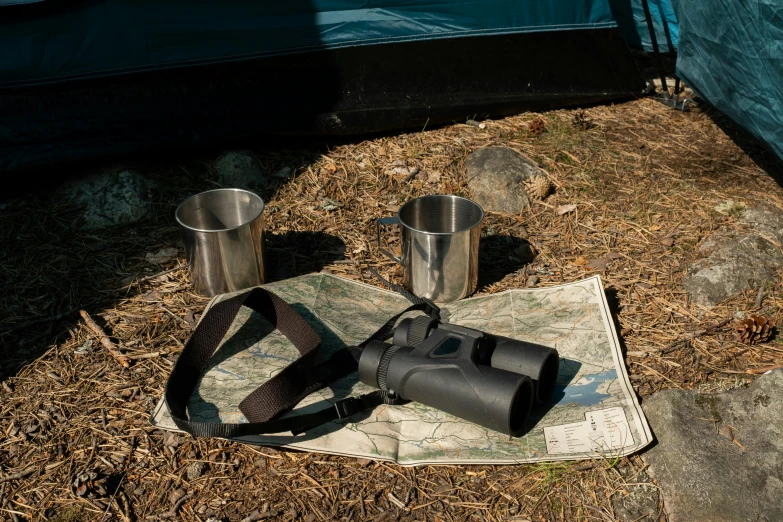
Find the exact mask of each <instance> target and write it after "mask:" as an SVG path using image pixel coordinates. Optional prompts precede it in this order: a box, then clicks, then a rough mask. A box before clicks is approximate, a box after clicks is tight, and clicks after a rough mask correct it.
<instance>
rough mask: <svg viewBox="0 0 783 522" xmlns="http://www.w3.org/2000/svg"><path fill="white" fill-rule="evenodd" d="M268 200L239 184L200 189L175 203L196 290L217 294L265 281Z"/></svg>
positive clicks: (207, 293) (210, 294)
mask: <svg viewBox="0 0 783 522" xmlns="http://www.w3.org/2000/svg"><path fill="white" fill-rule="evenodd" d="M263 212H264V200H262V199H261V198H260V197H259V196H258V195H256V194H254V193H252V192H249V191H247V190H241V189H217V190H209V191H207V192H202V193H201V194H196V195H195V196H192V197H190V198H188V199H186V200H185V201H183V202H182V203H181V204H180V206H179V207H177V212H176V218H177V222H178V223H179V224H180V225H181V226H182V230H183V232H184V239H185V255H186V256H187V259H188V265H190V276H191V279H192V281H193V288H194V289H195V290H196V292H199V293H201V294H206V295H208V296H213V295H217V294H224V293H227V292H234V291H236V290H242V289H243V288H250V287H253V286H258V285H261V284H263V283H264V279H265V277H264V217H263Z"/></svg>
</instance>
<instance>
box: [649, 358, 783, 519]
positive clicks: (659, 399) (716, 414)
mask: <svg viewBox="0 0 783 522" xmlns="http://www.w3.org/2000/svg"><path fill="white" fill-rule="evenodd" d="M781 397H783V370H775V371H773V372H771V373H769V374H767V375H763V376H761V377H759V378H758V379H757V380H756V382H754V383H753V384H752V385H751V386H750V387H748V388H744V389H736V390H732V391H729V392H725V393H720V394H712V395H702V394H699V393H696V392H694V391H691V390H667V391H664V392H661V393H657V394H655V395H653V396H652V398H650V399H649V400H648V401H646V402H645V403H644V405H643V407H644V412H645V414H646V415H647V419H648V421H649V423H650V426H651V427H652V430H653V433H654V434H655V437H656V439H657V444H656V445H655V446H654V447H653V448H652V449H650V450H649V451H648V452H646V453H645V454H644V455H643V458H644V460H645V461H647V463H648V464H649V465H650V472H651V474H652V476H653V477H654V478H655V479H656V480H657V483H658V486H659V487H660V488H661V491H662V493H663V500H664V507H665V509H666V511H667V513H668V516H669V521H670V522H685V521H687V522H701V521H704V522H706V521H710V522H721V521H732V522H734V521H749V522H750V521H754V522H755V521H773V520H783V502H781V501H780V499H781V498H783V401H781V400H780V398H781ZM724 426H728V427H729V428H730V434H731V439H729V437H728V436H727V435H728V434H729V433H728V432H727V431H726V430H722V428H723V427H724Z"/></svg>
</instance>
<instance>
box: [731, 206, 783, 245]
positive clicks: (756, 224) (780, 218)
mask: <svg viewBox="0 0 783 522" xmlns="http://www.w3.org/2000/svg"><path fill="white" fill-rule="evenodd" d="M739 221H740V222H741V223H745V224H747V225H750V226H752V227H753V228H755V229H756V230H757V231H759V232H760V233H761V235H763V236H765V237H769V238H771V239H774V240H776V241H777V242H783V213H781V212H780V211H779V210H777V209H774V208H771V207H754V208H749V209H747V210H745V211H744V212H742V213H741V214H740V215H739Z"/></svg>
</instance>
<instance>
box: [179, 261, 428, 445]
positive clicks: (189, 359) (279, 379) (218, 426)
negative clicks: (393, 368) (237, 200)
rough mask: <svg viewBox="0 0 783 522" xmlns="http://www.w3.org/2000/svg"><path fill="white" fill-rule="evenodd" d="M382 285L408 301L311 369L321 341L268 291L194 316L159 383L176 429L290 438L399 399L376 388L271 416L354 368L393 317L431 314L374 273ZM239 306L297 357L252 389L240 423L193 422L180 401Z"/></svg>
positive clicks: (196, 433)
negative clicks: (284, 415) (274, 330)
mask: <svg viewBox="0 0 783 522" xmlns="http://www.w3.org/2000/svg"><path fill="white" fill-rule="evenodd" d="M370 270H371V271H372V272H373V274H374V275H375V276H376V277H377V278H378V279H379V280H380V281H382V282H383V283H385V284H386V285H388V286H389V287H391V288H392V289H394V290H396V291H397V292H399V293H401V294H402V295H403V296H405V297H406V298H408V300H410V301H411V302H413V303H414V304H413V305H411V306H410V307H408V308H407V309H405V310H403V311H402V312H400V313H399V314H397V315H395V316H394V317H392V318H391V319H389V321H387V322H386V324H384V325H383V326H382V327H381V328H380V329H379V330H378V331H377V332H375V333H374V334H373V335H372V336H370V338H369V339H367V340H366V341H364V342H363V343H361V344H360V345H359V346H352V347H349V348H347V349H343V350H339V351H337V352H335V353H334V354H333V355H332V356H331V357H330V358H329V360H328V361H326V362H325V363H323V364H320V365H319V366H317V367H315V368H313V361H314V360H315V357H316V355H317V353H318V349H319V348H320V345H321V339H320V338H319V337H318V334H317V333H316V332H315V330H313V328H312V327H311V326H310V325H309V324H308V323H307V322H306V321H305V320H304V319H303V318H302V317H301V316H300V315H299V314H297V313H296V311H295V310H294V309H293V308H291V306H290V305H289V304H288V303H286V302H285V301H283V300H282V299H280V298H279V297H278V296H276V295H275V294H273V293H271V292H269V291H267V290H264V289H263V288H255V289H253V290H250V291H248V292H245V293H243V294H240V295H237V296H235V297H232V298H229V299H226V300H225V301H221V302H219V303H217V304H215V305H214V306H213V307H212V308H211V309H210V310H209V312H207V314H206V315H205V316H204V317H203V318H202V320H201V322H200V323H199V324H198V326H197V327H196V330H195V331H194V332H193V335H191V337H190V339H188V342H187V343H186V344H185V348H184V349H183V350H182V353H181V354H180V356H179V358H178V359H177V362H176V364H175V365H174V369H173V370H172V372H171V375H170V376H169V380H168V382H167V383H166V391H165V394H164V399H165V401H166V405H167V406H168V408H169V412H170V413H171V417H172V419H173V420H174V423H175V424H176V425H177V427H178V428H179V429H181V430H183V431H185V432H187V433H190V434H191V435H193V436H195V437H222V438H230V437H243V436H247V435H259V434H264V433H281V432H286V431H291V432H293V433H294V434H295V435H296V434H298V433H302V432H305V431H307V430H309V429H311V428H314V427H316V426H320V425H322V424H325V423H327V422H330V421H332V420H336V419H344V418H347V417H350V416H352V415H355V414H357V413H360V412H362V411H367V410H370V409H373V408H375V407H376V406H379V405H381V404H402V403H403V402H404V401H403V400H402V399H400V398H398V397H396V396H394V395H390V394H389V393H388V392H386V391H382V390H378V391H374V392H371V393H368V394H365V395H362V396H360V397H348V398H346V399H342V400H340V401H337V402H336V403H335V404H334V405H332V406H329V407H327V408H324V409H322V410H320V411H317V412H314V413H310V414H305V415H299V416H295V417H289V418H285V419H274V420H271V419H273V418H274V417H275V416H277V415H279V414H281V413H284V412H286V411H288V410H290V409H292V408H293V407H294V406H296V405H297V404H298V403H299V402H300V401H301V400H302V399H303V398H305V397H306V396H307V395H309V394H311V393H313V392H315V391H317V390H320V389H321V388H323V387H325V386H326V385H327V384H329V383H330V382H333V381H335V380H337V379H339V378H341V377H344V376H345V375H348V374H350V373H352V372H354V371H356V369H357V364H358V361H359V357H360V356H361V351H362V349H363V348H364V346H365V345H366V344H367V343H368V342H370V341H373V340H386V339H388V338H389V337H391V334H392V332H393V329H394V326H395V323H396V322H397V320H398V319H399V318H400V316H402V315H403V314H405V313H406V312H409V311H411V310H422V311H424V312H426V313H427V314H428V315H429V316H430V317H432V318H434V319H438V318H439V315H440V310H439V309H438V307H437V306H435V305H434V304H433V303H432V302H431V301H429V300H426V299H421V298H418V297H416V296H414V295H413V294H410V293H409V292H407V291H405V290H404V289H403V288H401V287H399V286H397V285H395V284H393V283H390V282H389V281H387V280H386V279H384V278H383V277H381V276H380V274H378V273H377V272H376V271H375V270H372V269H370ZM242 306H248V307H250V308H252V309H253V310H255V311H256V312H258V313H259V314H261V315H262V316H264V317H265V318H266V319H267V320H268V321H269V322H270V323H272V325H273V326H274V327H275V328H277V329H278V330H280V332H281V333H282V334H283V335H285V336H286V337H287V338H288V339H289V340H290V341H291V342H292V343H293V345H294V346H295V347H296V349H297V350H298V351H299V354H300V356H299V358H298V359H297V360H296V361H294V362H293V363H291V364H290V365H288V366H287V367H286V368H285V369H283V371H281V372H280V373H279V374H277V375H276V376H275V377H273V378H271V379H269V380H268V381H267V382H265V383H264V384H262V385H261V386H259V387H258V388H257V389H256V390H254V391H253V392H252V393H251V394H250V395H248V396H247V397H246V398H245V399H244V400H243V401H242V402H241V403H240V405H239V407H240V410H241V411H242V413H243V414H244V415H245V417H247V419H248V421H250V422H248V423H235V424H228V423H210V422H194V421H191V420H189V419H188V416H187V403H188V399H189V398H190V396H191V394H192V393H193V392H194V391H195V389H196V386H197V384H198V380H199V378H200V377H201V374H202V373H203V372H204V370H206V368H207V366H208V363H209V359H210V358H211V357H212V355H213V354H214V353H215V350H217V347H218V346H219V344H220V342H221V341H222V340H223V338H224V337H225V335H226V333H227V332H228V329H229V327H230V326H231V323H232V322H233V321H234V319H235V318H236V316H237V313H238V312H239V309H240V308H241V307H242Z"/></svg>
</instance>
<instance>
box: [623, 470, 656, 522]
mask: <svg viewBox="0 0 783 522" xmlns="http://www.w3.org/2000/svg"><path fill="white" fill-rule="evenodd" d="M632 471H633V470H632V469H630V468H625V469H621V470H620V474H621V475H622V476H623V478H624V479H626V480H628V479H629V478H630V479H631V480H630V481H629V482H630V483H631V485H628V486H626V487H625V491H622V492H620V493H618V494H616V495H615V496H613V497H612V507H613V508H614V516H615V518H616V519H617V520H619V521H621V522H658V520H659V519H660V515H661V511H662V510H661V506H660V503H661V502H660V500H661V493H660V491H659V490H658V486H656V485H655V484H653V482H652V480H651V479H650V477H649V476H648V475H647V473H646V472H644V471H642V472H641V473H639V474H635V473H634V476H633V477H632V478H631V477H630V474H631V472H632Z"/></svg>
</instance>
